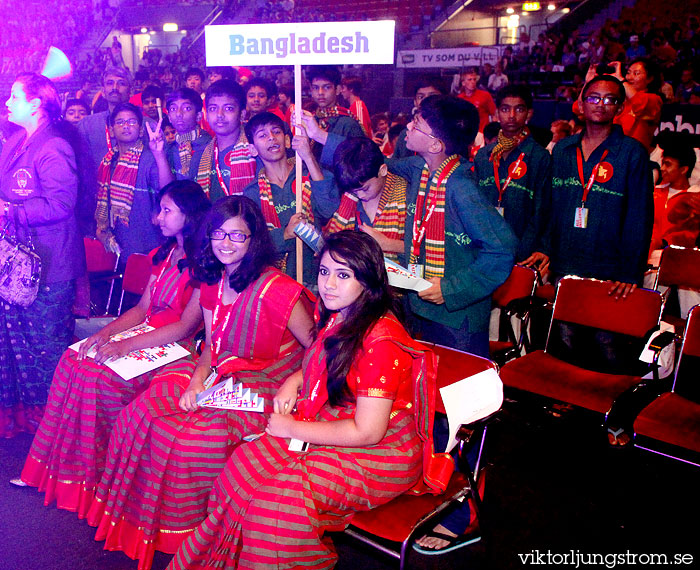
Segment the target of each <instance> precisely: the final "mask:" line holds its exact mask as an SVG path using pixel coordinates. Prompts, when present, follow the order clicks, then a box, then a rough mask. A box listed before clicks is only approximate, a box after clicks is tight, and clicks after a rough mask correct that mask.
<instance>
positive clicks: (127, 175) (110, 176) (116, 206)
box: [95, 140, 143, 243]
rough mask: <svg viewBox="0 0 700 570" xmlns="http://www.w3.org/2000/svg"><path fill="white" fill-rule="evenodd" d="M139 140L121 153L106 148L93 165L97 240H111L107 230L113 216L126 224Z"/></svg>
mask: <svg viewBox="0 0 700 570" xmlns="http://www.w3.org/2000/svg"><path fill="white" fill-rule="evenodd" d="M142 152H143V143H142V142H141V141H140V140H139V141H137V142H136V144H134V146H132V147H131V148H130V149H129V150H128V151H126V152H125V153H124V155H123V156H122V155H120V154H119V153H118V150H117V151H114V150H109V151H107V154H105V156H104V158H103V159H102V162H100V166H99V167H98V169H97V184H98V188H97V208H96V209H95V221H96V222H97V235H98V237H100V236H102V237H100V239H101V241H103V243H104V240H109V241H113V240H114V236H111V230H112V229H114V227H115V225H116V222H117V220H119V221H120V222H121V223H122V224H124V225H125V226H127V227H128V226H129V214H130V213H131V206H132V204H133V203H134V186H135V185H136V176H137V175H138V172H139V161H140V160H141V153H142ZM115 156H117V157H118V160H117V165H116V166H115V168H114V173H112V159H113V158H114V157H115Z"/></svg>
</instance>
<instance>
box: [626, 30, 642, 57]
mask: <svg viewBox="0 0 700 570" xmlns="http://www.w3.org/2000/svg"><path fill="white" fill-rule="evenodd" d="M625 53H626V55H627V61H632V60H634V59H638V58H640V57H644V56H645V55H646V54H647V49H646V48H645V47H644V46H643V45H642V44H640V43H639V36H638V35H637V34H634V35H632V36H630V47H628V48H627V51H626V52H625Z"/></svg>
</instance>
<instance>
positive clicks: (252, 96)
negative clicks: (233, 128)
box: [243, 77, 284, 124]
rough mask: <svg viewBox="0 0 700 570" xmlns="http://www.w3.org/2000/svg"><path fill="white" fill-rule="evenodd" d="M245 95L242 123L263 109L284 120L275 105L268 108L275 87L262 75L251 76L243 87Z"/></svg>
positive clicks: (273, 95) (272, 99) (273, 96)
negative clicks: (272, 107)
mask: <svg viewBox="0 0 700 570" xmlns="http://www.w3.org/2000/svg"><path fill="white" fill-rule="evenodd" d="M243 89H244V91H245V96H246V107H245V118H244V120H243V123H244V124H245V123H246V122H248V121H249V120H250V119H251V118H252V117H254V116H255V115H257V114H258V113H262V112H263V111H269V112H270V113H274V114H275V115H277V116H278V117H279V118H280V119H282V120H283V121H284V115H283V114H282V112H281V111H280V110H279V108H278V107H275V108H274V110H272V109H270V105H271V104H272V102H273V101H274V98H275V87H274V85H273V84H272V83H270V82H269V81H268V80H267V79H265V78H263V77H253V79H251V80H250V81H248V83H246V84H245V86H244V87H243Z"/></svg>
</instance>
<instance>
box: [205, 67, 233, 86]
mask: <svg viewBox="0 0 700 570" xmlns="http://www.w3.org/2000/svg"><path fill="white" fill-rule="evenodd" d="M220 79H231V80H233V81H236V79H237V75H236V70H235V69H233V68H232V67H226V66H223V67H210V68H208V75H207V84H208V85H209V87H211V86H212V85H213V84H214V83H216V82H217V81H219V80H220Z"/></svg>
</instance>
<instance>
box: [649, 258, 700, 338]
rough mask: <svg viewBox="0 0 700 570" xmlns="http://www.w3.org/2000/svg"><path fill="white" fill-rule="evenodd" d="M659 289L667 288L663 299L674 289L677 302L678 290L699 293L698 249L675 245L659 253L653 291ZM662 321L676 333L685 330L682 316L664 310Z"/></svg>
mask: <svg viewBox="0 0 700 570" xmlns="http://www.w3.org/2000/svg"><path fill="white" fill-rule="evenodd" d="M659 287H668V288H669V289H668V290H666V291H665V292H664V296H665V297H668V295H669V294H670V293H669V291H671V290H674V289H675V290H676V291H677V292H678V295H679V301H680V298H681V295H682V293H681V292H680V291H678V289H694V290H696V291H700V249H697V248H693V247H679V246H676V245H669V246H667V247H665V248H664V250H663V251H662V252H661V260H660V261H659V270H658V271H657V272H656V281H655V283H654V289H656V290H657V291H658V290H659ZM681 309H682V307H681ZM681 312H683V311H682V310H681ZM663 320H664V321H666V322H667V323H670V324H672V325H674V326H675V327H676V330H677V331H678V332H680V331H681V330H683V329H684V328H685V318H684V315H681V316H680V317H679V316H676V315H674V314H672V313H671V312H670V311H668V310H666V311H664V315H663Z"/></svg>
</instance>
